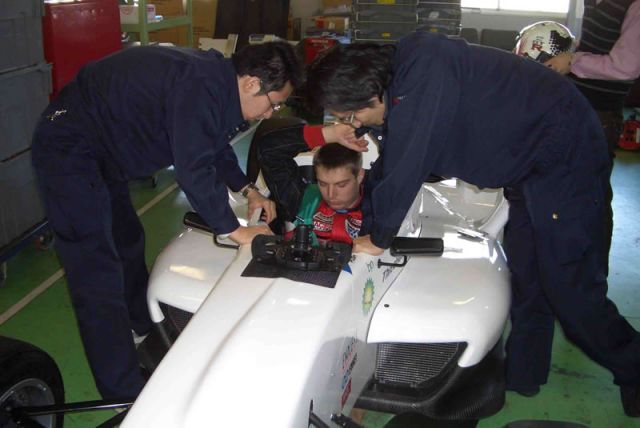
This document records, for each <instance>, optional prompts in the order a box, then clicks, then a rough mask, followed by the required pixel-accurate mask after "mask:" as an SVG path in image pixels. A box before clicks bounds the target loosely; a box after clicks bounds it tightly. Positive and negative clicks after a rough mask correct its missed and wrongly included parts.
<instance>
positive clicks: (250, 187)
mask: <svg viewBox="0 0 640 428" xmlns="http://www.w3.org/2000/svg"><path fill="white" fill-rule="evenodd" d="M251 190H255V191H256V192H258V193H259V192H260V189H258V187H257V186H256V185H255V184H253V183H249V184H247V185H246V186H244V189H242V192H241V194H242V196H244V197H245V198H246V197H247V196H248V195H249V191H251Z"/></svg>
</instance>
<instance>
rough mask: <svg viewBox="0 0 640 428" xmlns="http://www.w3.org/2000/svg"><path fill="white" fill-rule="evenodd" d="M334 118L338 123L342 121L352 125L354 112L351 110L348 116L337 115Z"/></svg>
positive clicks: (354, 117) (354, 118) (354, 116)
mask: <svg viewBox="0 0 640 428" xmlns="http://www.w3.org/2000/svg"><path fill="white" fill-rule="evenodd" d="M336 119H337V121H338V122H339V123H343V124H345V125H353V121H354V120H356V112H355V111H352V112H351V114H350V115H349V116H345V117H338V118H336Z"/></svg>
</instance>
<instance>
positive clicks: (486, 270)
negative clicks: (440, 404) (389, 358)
mask: <svg viewBox="0 0 640 428" xmlns="http://www.w3.org/2000/svg"><path fill="white" fill-rule="evenodd" d="M234 198H235V197H234V196H233V195H232V205H233V206H234V210H237V211H236V212H237V213H238V214H239V216H242V212H241V211H242V207H241V204H240V201H239V199H234ZM502 201H503V200H502V196H501V192H498V191H489V192H480V191H478V190H477V189H475V188H474V187H472V186H469V185H467V184H465V183H462V182H460V181H458V180H450V181H448V182H444V183H438V184H425V185H424V186H423V188H422V190H421V192H420V193H419V194H418V196H417V197H416V200H415V202H414V204H413V207H412V209H411V210H410V212H409V214H408V215H407V218H406V219H405V222H404V223H403V226H402V228H401V230H400V232H399V234H398V235H399V236H425V237H442V238H443V239H444V246H445V251H444V254H443V255H442V256H441V257H410V259H409V262H408V264H407V265H406V266H405V267H403V268H393V267H387V266H381V267H378V264H377V263H378V260H379V259H380V260H383V261H386V262H389V261H394V260H396V261H399V260H400V258H399V257H397V258H396V257H392V256H390V255H389V253H388V251H385V253H384V254H383V255H381V256H380V257H373V256H369V255H364V254H357V255H355V256H353V259H352V261H351V262H350V263H349V269H350V272H347V271H343V272H341V274H340V277H339V280H338V283H337V284H336V286H335V288H325V287H320V286H315V285H310V284H306V283H297V282H293V281H290V280H288V279H281V278H280V279H268V278H248V277H242V276H241V273H242V271H243V270H244V268H245V267H246V266H247V264H248V263H249V261H250V259H251V249H250V247H249V246H245V247H242V248H241V249H240V250H238V251H235V250H229V249H222V248H218V247H215V246H214V245H213V243H212V237H211V235H209V234H206V233H203V232H200V231H196V230H191V229H186V230H185V231H184V232H183V233H182V234H180V236H178V237H177V238H176V239H175V240H174V241H173V242H172V243H171V244H170V245H169V246H168V247H167V248H166V249H165V250H164V252H163V253H162V254H161V256H160V257H159V258H158V259H157V261H156V263H155V266H154V268H153V272H152V275H151V279H150V288H149V295H148V298H149V305H150V307H151V313H152V318H153V320H154V321H155V322H159V321H161V320H162V319H163V315H162V312H161V311H160V308H159V303H167V304H170V305H171V306H174V307H177V308H180V309H183V310H186V311H189V312H195V315H194V316H193V318H192V319H191V321H190V322H189V324H188V326H187V327H186V328H185V330H184V331H183V332H182V333H181V335H180V336H179V337H178V339H177V341H176V342H175V344H174V345H173V346H172V348H171V349H170V350H169V352H168V353H167V355H166V356H165V358H164V359H163V360H162V362H161V363H160V365H159V367H158V368H157V369H156V371H155V372H154V374H153V376H152V377H151V379H150V380H149V382H148V383H147V385H146V387H145V388H144V390H143V391H142V393H141V395H140V396H139V398H138V399H137V401H136V402H135V404H134V406H133V407H132V409H131V410H130V412H129V414H128V416H127V417H126V419H125V421H124V422H123V424H122V426H123V427H125V428H131V427H149V426H153V427H171V428H177V427H199V426H269V427H307V426H308V418H309V408H310V404H311V402H312V401H313V411H314V413H315V414H316V415H318V416H319V417H320V418H321V419H322V420H324V421H329V420H330V416H331V414H337V413H348V412H349V410H350V409H351V407H352V406H353V404H354V403H355V400H356V398H357V397H358V395H359V394H360V392H361V391H362V389H363V388H364V387H365V384H366V382H367V381H368V380H369V379H370V378H371V376H372V373H373V370H374V367H375V352H376V343H379V342H409V343H430V342H433V343H441V342H467V343H468V346H467V348H466V349H465V351H464V353H463V355H462V357H461V359H460V360H459V365H461V366H462V367H467V366H472V365H474V364H476V363H478V362H479V361H480V360H482V358H483V357H484V356H485V355H486V354H487V352H488V351H489V350H490V349H491V348H492V347H493V346H494V345H495V343H496V341H497V340H498V338H499V336H500V335H501V334H502V330H503V328H504V323H505V321H506V319H507V315H508V308H509V299H510V294H509V293H510V291H509V281H508V278H509V276H508V272H507V268H506V262H505V258H504V254H503V252H502V250H501V248H500V246H499V244H497V243H496V241H495V239H494V238H495V236H497V234H498V233H499V232H500V230H501V229H502V226H503V225H504V221H505V220H506V214H505V213H504V211H506V209H507V207H506V203H503V202H502ZM496 205H498V206H499V208H496ZM458 229H462V230H472V231H476V232H478V231H480V233H481V237H480V238H477V239H470V238H468V237H465V236H464V235H462V234H460V233H459V232H458ZM483 230H484V231H485V232H486V233H482V231H483Z"/></svg>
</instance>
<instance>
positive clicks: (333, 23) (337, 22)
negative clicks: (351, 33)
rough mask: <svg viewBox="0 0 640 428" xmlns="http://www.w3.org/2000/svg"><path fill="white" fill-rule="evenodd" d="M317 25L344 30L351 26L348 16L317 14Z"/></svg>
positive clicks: (325, 28) (323, 27) (327, 28)
mask: <svg viewBox="0 0 640 428" xmlns="http://www.w3.org/2000/svg"><path fill="white" fill-rule="evenodd" d="M314 21H315V24H316V27H318V28H322V29H323V30H332V31H340V32H342V31H344V30H346V29H348V28H349V17H347V16H317V17H315V18H314Z"/></svg>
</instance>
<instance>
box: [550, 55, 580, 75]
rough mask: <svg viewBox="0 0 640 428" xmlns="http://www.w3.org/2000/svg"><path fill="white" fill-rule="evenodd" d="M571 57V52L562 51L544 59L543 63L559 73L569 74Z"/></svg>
mask: <svg viewBox="0 0 640 428" xmlns="http://www.w3.org/2000/svg"><path fill="white" fill-rule="evenodd" d="M572 59H573V54H572V53H571V52H562V53H560V54H558V55H556V56H554V57H553V58H551V59H550V60H548V61H546V62H545V63H544V65H546V66H547V67H549V68H550V69H552V70H554V71H557V72H558V73H560V74H569V73H570V72H571V60H572Z"/></svg>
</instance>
